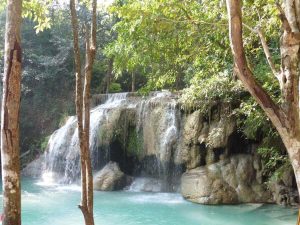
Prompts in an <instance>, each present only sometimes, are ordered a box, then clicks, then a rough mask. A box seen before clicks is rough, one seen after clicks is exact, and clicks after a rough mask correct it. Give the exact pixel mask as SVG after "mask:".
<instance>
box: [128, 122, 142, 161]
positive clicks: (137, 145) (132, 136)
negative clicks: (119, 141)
mask: <svg viewBox="0 0 300 225" xmlns="http://www.w3.org/2000/svg"><path fill="white" fill-rule="evenodd" d="M142 149H143V140H142V138H140V137H139V135H138V133H137V132H136V129H135V128H134V127H131V128H129V132H128V142H127V154H128V155H129V156H140V155H141V153H142Z"/></svg>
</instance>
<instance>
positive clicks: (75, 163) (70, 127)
mask: <svg viewBox="0 0 300 225" xmlns="http://www.w3.org/2000/svg"><path fill="white" fill-rule="evenodd" d="M126 97H127V93H120V94H111V95H108V96H107V100H106V102H105V103H104V104H102V105H99V106H98V107H96V108H94V109H93V110H91V115H90V121H91V122H90V124H91V125H90V150H91V156H92V164H93V165H95V164H96V163H97V157H94V156H95V155H96V156H97V152H95V151H96V150H97V148H96V146H97V145H98V141H99V138H98V135H99V132H101V129H100V126H101V124H102V123H103V122H105V121H107V117H108V114H109V110H111V109H113V108H117V107H119V106H120V105H121V104H122V103H123V102H124V101H125V99H126ZM44 171H45V172H44V175H43V177H44V178H47V179H50V180H53V177H54V179H55V180H56V181H57V180H59V182H64V183H70V182H72V181H74V180H75V179H76V178H78V177H79V175H80V166H79V140H78V129H77V119H76V117H74V116H72V117H70V118H69V119H68V121H67V122H66V124H65V125H64V126H63V127H61V128H60V129H58V130H57V131H55V132H54V133H53V134H52V135H51V137H50V139H49V143H48V149H47V151H46V157H45V169H44ZM62 175H63V177H62Z"/></svg>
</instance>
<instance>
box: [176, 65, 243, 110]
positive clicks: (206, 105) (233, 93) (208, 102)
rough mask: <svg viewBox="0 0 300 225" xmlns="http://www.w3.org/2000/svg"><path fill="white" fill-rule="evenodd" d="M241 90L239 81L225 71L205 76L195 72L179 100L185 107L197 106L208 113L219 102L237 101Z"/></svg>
mask: <svg viewBox="0 0 300 225" xmlns="http://www.w3.org/2000/svg"><path fill="white" fill-rule="evenodd" d="M243 92H244V90H243V88H242V86H241V83H240V82H237V81H235V80H233V79H232V78H231V77H230V76H229V74H228V72H226V71H225V72H223V73H219V74H216V75H212V76H209V77H206V78H205V77H204V76H203V74H197V75H196V76H195V77H194V78H193V79H192V81H191V86H190V87H189V88H186V89H184V90H183V94H182V96H181V99H180V102H181V104H182V106H183V108H185V109H193V108H197V109H200V111H201V112H202V113H208V112H209V110H210V109H211V107H212V106H214V105H216V104H218V103H220V102H227V103H234V102H238V101H239V100H240V98H241V93H243Z"/></svg>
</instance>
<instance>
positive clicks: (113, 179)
mask: <svg viewBox="0 0 300 225" xmlns="http://www.w3.org/2000/svg"><path fill="white" fill-rule="evenodd" d="M131 182H132V178H131V177H129V176H127V175H126V174H124V173H123V172H122V171H121V170H120V167H119V165H118V164H117V163H116V162H109V163H108V164H107V165H106V166H105V167H104V168H103V169H102V170H100V171H99V172H98V173H96V174H95V175H94V190H98V191H116V190H121V189H123V188H124V187H126V186H127V185H129V184H130V183H131Z"/></svg>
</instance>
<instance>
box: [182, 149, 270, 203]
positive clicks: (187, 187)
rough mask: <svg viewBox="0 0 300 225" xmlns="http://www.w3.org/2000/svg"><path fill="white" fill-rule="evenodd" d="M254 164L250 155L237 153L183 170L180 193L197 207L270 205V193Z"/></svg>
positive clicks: (254, 161) (254, 160)
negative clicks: (268, 203)
mask: <svg viewBox="0 0 300 225" xmlns="http://www.w3.org/2000/svg"><path fill="white" fill-rule="evenodd" d="M256 161H257V159H255V158H254V157H253V156H251V155H244V154H239V155H235V156H232V157H230V158H228V159H224V160H221V161H220V162H217V163H214V164H211V165H209V166H202V167H198V168H196V169H193V170H190V171H187V172H186V173H184V174H183V175H182V178H181V193H182V195H183V197H185V198H186V199H187V200H190V201H192V202H196V203H201V204H237V203H253V202H256V203H259V202H272V201H273V200H272V196H271V192H270V191H268V190H267V187H266V186H265V185H264V184H262V183H261V179H260V171H259V170H257V169H255V165H254V164H255V163H256Z"/></svg>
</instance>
